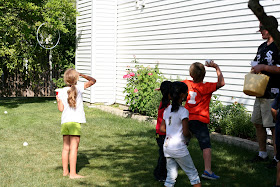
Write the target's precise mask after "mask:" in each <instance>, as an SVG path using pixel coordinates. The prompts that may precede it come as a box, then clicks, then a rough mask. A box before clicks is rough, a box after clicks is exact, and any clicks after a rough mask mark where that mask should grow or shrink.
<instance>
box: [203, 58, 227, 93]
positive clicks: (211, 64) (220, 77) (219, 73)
mask: <svg viewBox="0 0 280 187" xmlns="http://www.w3.org/2000/svg"><path fill="white" fill-rule="evenodd" d="M206 66H208V67H213V68H215V69H216V72H217V76H218V82H217V90H218V89H219V88H221V87H223V86H224V85H225V79H224V76H223V74H222V71H221V70H220V67H219V66H218V64H216V63H214V61H213V60H211V61H210V62H208V63H207V64H206Z"/></svg>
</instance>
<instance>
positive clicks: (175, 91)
mask: <svg viewBox="0 0 280 187" xmlns="http://www.w3.org/2000/svg"><path fill="white" fill-rule="evenodd" d="M187 92H188V86H187V85H186V84H185V83H183V82H173V83H172V86H171V90H170V96H171V99H172V108H171V112H176V111H178V109H179V106H180V105H181V103H179V99H180V97H181V94H182V93H187Z"/></svg>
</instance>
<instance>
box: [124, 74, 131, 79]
mask: <svg viewBox="0 0 280 187" xmlns="http://www.w3.org/2000/svg"><path fill="white" fill-rule="evenodd" d="M130 77H131V75H130V74H128V75H124V76H123V78H124V79H129V78H130Z"/></svg>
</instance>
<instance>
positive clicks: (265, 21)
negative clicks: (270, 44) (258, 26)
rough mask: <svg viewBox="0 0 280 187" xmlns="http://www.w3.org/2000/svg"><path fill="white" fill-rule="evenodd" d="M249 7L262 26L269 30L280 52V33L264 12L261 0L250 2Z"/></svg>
mask: <svg viewBox="0 0 280 187" xmlns="http://www.w3.org/2000/svg"><path fill="white" fill-rule="evenodd" d="M248 7H249V8H250V9H251V10H252V11H253V13H254V14H255V15H256V16H257V18H258V19H259V21H260V22H261V23H262V25H263V26H264V27H265V28H266V30H268V32H269V34H270V35H271V36H272V38H273V40H274V42H275V44H276V46H277V47H278V50H279V51H280V32H279V31H278V29H277V28H273V27H272V24H271V20H270V19H269V17H268V16H267V15H266V13H265V12H264V9H263V7H262V6H261V5H260V2H259V0H249V2H248Z"/></svg>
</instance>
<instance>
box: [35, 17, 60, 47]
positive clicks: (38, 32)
mask: <svg viewBox="0 0 280 187" xmlns="http://www.w3.org/2000/svg"><path fill="white" fill-rule="evenodd" d="M45 24H46V23H42V24H41V25H40V26H39V27H38V29H37V32H36V38H37V42H38V43H39V45H40V46H41V47H43V48H44V49H53V48H55V47H56V46H57V44H58V43H59V40H60V32H59V30H58V39H57V42H56V44H55V45H54V46H52V47H49V48H48V47H45V46H43V45H41V43H40V41H39V37H38V33H39V30H40V28H41V27H42V26H43V25H45Z"/></svg>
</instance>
